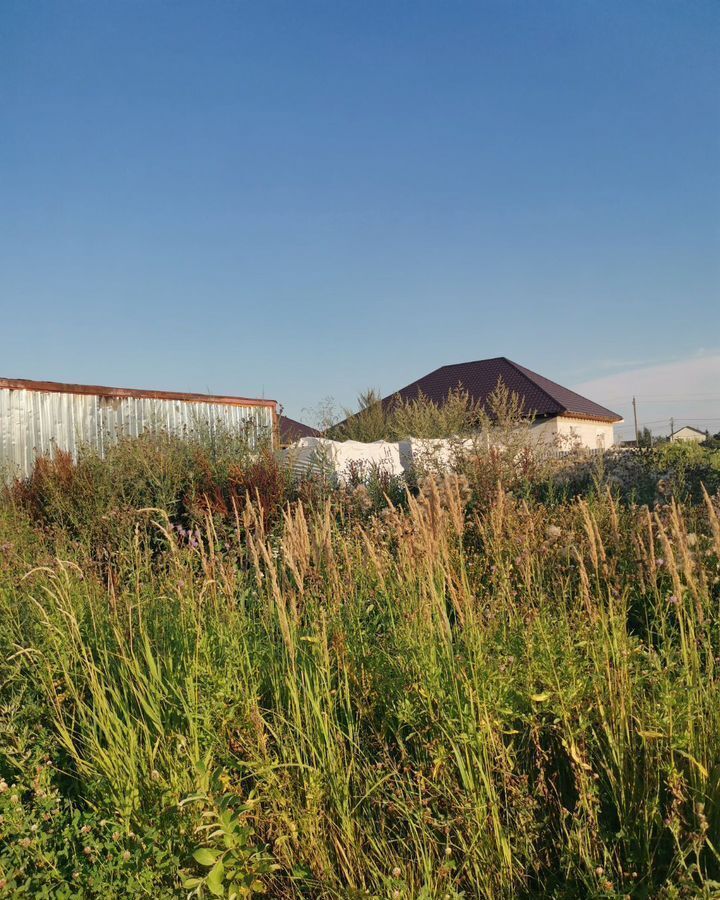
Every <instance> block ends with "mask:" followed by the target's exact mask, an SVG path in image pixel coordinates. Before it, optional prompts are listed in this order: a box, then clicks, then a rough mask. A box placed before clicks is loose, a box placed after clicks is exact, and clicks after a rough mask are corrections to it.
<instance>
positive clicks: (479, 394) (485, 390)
mask: <svg viewBox="0 0 720 900" xmlns="http://www.w3.org/2000/svg"><path fill="white" fill-rule="evenodd" d="M498 380H502V382H503V383H504V384H505V386H506V387H507V388H508V389H509V390H510V391H513V392H514V393H516V394H517V395H518V396H519V397H520V399H521V400H522V401H523V404H524V406H523V411H524V413H525V414H526V415H528V416H535V417H536V418H545V417H554V416H574V417H577V418H583V419H593V420H595V421H600V422H621V421H622V416H619V415H618V414H617V413H614V412H612V410H609V409H606V408H605V407H604V406H600V405H599V404H598V403H594V402H593V401H592V400H588V399H587V397H583V396H581V395H580V394H576V393H575V391H571V390H569V389H568V388H565V387H563V386H562V385H560V384H557V383H556V382H554V381H550V379H549V378H545V377H544V376H542V375H538V374H537V372H532V371H531V370H530V369H526V368H525V367H524V366H520V365H518V364H517V363H515V362H513V361H512V360H510V359H507V358H506V357H504V356H497V357H495V358H494V359H480V360H477V361H475V362H467V363H458V364H456V365H452V366H441V367H440V368H439V369H435V371H434V372H430V373H429V374H428V375H425V376H424V377H423V378H419V379H418V380H417V381H413V382H412V384H408V385H406V386H405V387H404V388H401V389H400V390H399V391H396V393H395V394H391V395H390V396H388V397H386V398H385V399H384V400H383V403H389V402H390V401H392V400H393V398H394V397H396V396H398V395H399V396H400V397H401V398H402V399H403V400H415V399H417V397H418V395H419V394H421V393H422V394H423V395H424V396H425V397H427V398H428V399H430V400H432V401H433V403H436V404H438V405H440V404H442V403H444V402H445V400H446V399H447V396H448V393H449V392H450V391H452V390H456V389H457V388H460V389H461V390H464V391H467V393H468V394H469V395H470V397H471V398H472V400H474V401H475V402H476V403H480V404H482V405H484V404H486V403H487V399H488V397H489V396H490V394H491V393H492V391H493V390H494V389H495V387H496V386H497V383H498Z"/></svg>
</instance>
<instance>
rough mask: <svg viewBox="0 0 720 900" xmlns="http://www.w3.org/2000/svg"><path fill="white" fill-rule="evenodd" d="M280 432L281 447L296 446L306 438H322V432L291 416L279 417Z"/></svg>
mask: <svg viewBox="0 0 720 900" xmlns="http://www.w3.org/2000/svg"><path fill="white" fill-rule="evenodd" d="M278 430H279V432H280V446H281V447H287V446H289V445H290V444H294V443H295V441H299V440H300V438H304V437H320V432H319V431H318V430H317V429H316V428H311V427H310V426H309V425H304V424H303V423H302V422H298V421H297V420H296V419H291V418H290V417H289V416H283V415H279V416H278Z"/></svg>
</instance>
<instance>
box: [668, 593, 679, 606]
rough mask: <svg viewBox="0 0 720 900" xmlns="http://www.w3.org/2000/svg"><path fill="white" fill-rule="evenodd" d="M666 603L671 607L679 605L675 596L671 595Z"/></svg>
mask: <svg viewBox="0 0 720 900" xmlns="http://www.w3.org/2000/svg"><path fill="white" fill-rule="evenodd" d="M668 603H669V604H670V605H671V606H677V605H678V603H679V600H678V598H677V596H676V595H675V594H671V595H670V596H669V597H668Z"/></svg>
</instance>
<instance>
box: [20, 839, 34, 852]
mask: <svg viewBox="0 0 720 900" xmlns="http://www.w3.org/2000/svg"><path fill="white" fill-rule="evenodd" d="M30 844H32V841H31V840H30V838H27V837H25V838H23V839H22V840H21V841H20V846H21V847H24V848H25V849H27V848H28V847H29V846H30Z"/></svg>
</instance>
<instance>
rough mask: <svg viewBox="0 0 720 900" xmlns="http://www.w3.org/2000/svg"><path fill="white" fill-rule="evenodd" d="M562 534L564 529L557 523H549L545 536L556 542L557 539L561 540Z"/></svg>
mask: <svg viewBox="0 0 720 900" xmlns="http://www.w3.org/2000/svg"><path fill="white" fill-rule="evenodd" d="M561 535H562V529H561V528H559V527H558V526H557V525H548V527H547V528H546V529H545V537H546V538H547V539H548V540H549V541H550V542H551V543H554V542H555V541H557V540H559V539H560V536H561Z"/></svg>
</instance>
